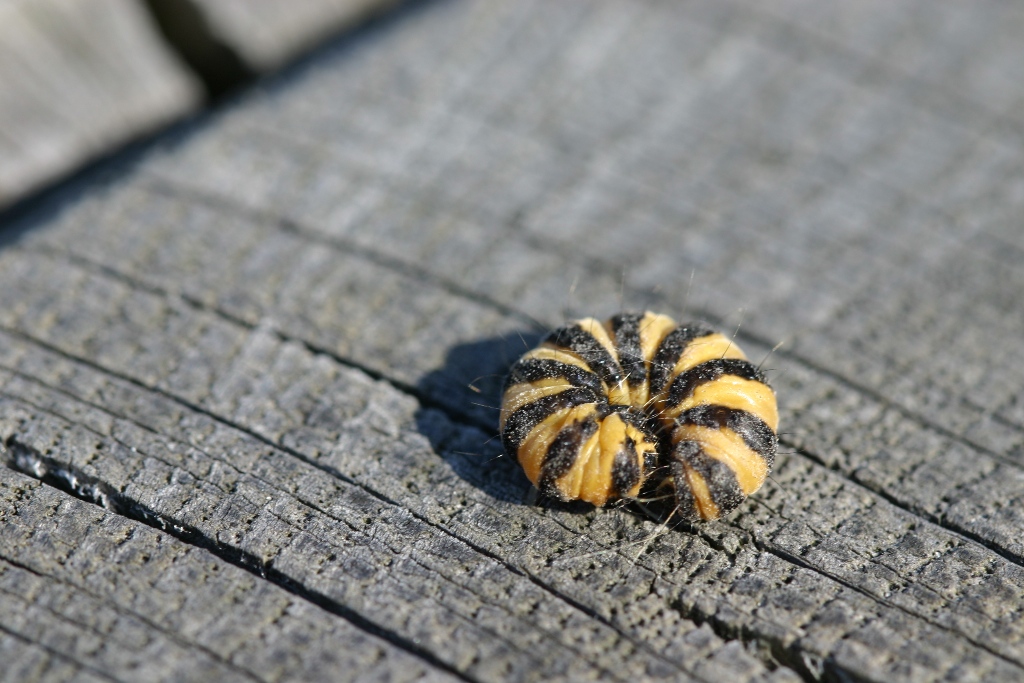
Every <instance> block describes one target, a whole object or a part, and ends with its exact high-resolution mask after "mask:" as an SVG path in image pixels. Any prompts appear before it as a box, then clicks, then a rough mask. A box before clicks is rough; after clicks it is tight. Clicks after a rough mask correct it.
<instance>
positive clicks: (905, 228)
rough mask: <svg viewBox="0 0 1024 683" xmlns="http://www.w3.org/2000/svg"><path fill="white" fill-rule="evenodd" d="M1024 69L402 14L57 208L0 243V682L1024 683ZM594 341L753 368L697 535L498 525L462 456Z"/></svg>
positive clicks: (841, 9) (659, 33)
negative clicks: (732, 457) (557, 342)
mask: <svg viewBox="0 0 1024 683" xmlns="http://www.w3.org/2000/svg"><path fill="white" fill-rule="evenodd" d="M1022 35H1024V11H1022V10H1020V9H1018V8H1016V7H1015V6H1013V5H1010V4H1006V3H1000V2H996V1H995V0H992V1H988V0H983V1H982V2H978V3H971V4H969V5H967V4H960V3H953V2H942V3H930V2H929V3H925V2H923V1H919V2H901V3H891V2H884V3H883V2H870V3H859V2H858V3H829V4H822V3H810V2H798V1H793V2H781V1H780V2H772V3H762V2H754V1H753V0H751V1H750V2H740V1H739V0H734V1H733V0H731V1H729V2H722V1H721V0H694V1H691V2H686V3H676V2H658V1H656V0H649V1H644V2H641V1H637V2H631V3H622V2H617V1H615V0H607V1H606V2H591V1H584V0H579V1H576V0H566V1H565V2H561V1H560V2H558V3H551V2H542V1H540V0H537V1H535V2H526V1H525V0H524V1H522V2H507V3H491V2H485V1H483V0H480V1H477V2H471V1H469V0H465V1H461V0H447V1H442V2H435V3H427V4H424V5H421V6H417V7H415V8H413V9H410V10H406V11H403V12H399V13H397V14H396V15H395V16H394V17H393V18H392V19H390V20H387V21H384V22H381V23H379V24H377V25H375V26H373V27H372V28H370V29H368V30H366V31H363V32H361V33H360V34H358V35H356V36H355V37H354V38H351V39H348V40H345V41H343V42H340V43H338V44H337V45H335V46H333V47H331V48H329V49H325V50H322V51H320V52H319V53H317V54H316V55H315V57H313V58H311V59H309V60H307V61H306V62H305V63H304V64H303V65H301V66H300V67H296V68H293V69H291V70H289V71H286V72H285V73H283V74H282V75H281V76H279V77H278V78H276V79H275V80H272V81H268V82H265V83H262V84H261V85H260V86H259V87H258V88H254V89H252V90H251V91H250V92H248V93H247V94H245V95H244V96H243V97H241V98H239V99H238V100H237V101H235V102H234V103H232V104H231V105H230V106H227V107H225V108H223V109H221V110H219V111H217V112H215V113H214V114H211V115H210V116H208V117H205V118H203V119H200V120H197V121H196V122H195V123H194V124H193V125H191V126H190V127H189V128H188V129H186V130H181V131H178V132H176V133H174V134H173V135H168V136H164V137H163V138H161V139H159V140H157V141H156V142H155V143H154V144H153V145H151V146H149V148H148V149H146V150H143V151H142V152H139V153H137V154H133V155H132V156H131V157H130V158H124V159H122V160H119V161H116V162H112V163H110V164H107V165H106V166H105V167H104V168H102V169H99V170H97V171H96V172H95V173H93V174H91V175H90V176H88V177H85V178H83V179H81V180H80V181H79V182H77V183H75V184H74V185H71V186H68V187H67V188H65V189H64V191H63V192H61V193H59V194H58V195H56V196H55V197H54V198H53V199H52V200H51V201H49V202H47V203H45V204H44V205H42V206H40V207H39V209H38V210H37V211H36V212H34V213H33V214H31V215H28V216H25V217H23V218H21V219H20V220H19V221H18V222H17V223H16V224H13V225H9V226H7V227H6V229H5V231H4V232H3V233H2V234H0V239H2V240H3V243H2V244H3V246H2V248H0V443H3V453H2V461H3V462H4V468H0V520H2V523H3V527H2V528H3V531H2V532H0V534H2V535H0V610H2V612H3V614H4V615H5V616H4V618H3V619H0V653H2V654H4V659H5V661H7V660H8V659H7V658H8V657H9V658H10V661H15V662H17V668H13V667H12V668H11V669H7V670H4V671H3V672H2V673H0V676H6V677H8V678H9V679H10V680H25V679H29V680H64V679H69V680H70V679H83V680H84V679H96V680H110V679H114V680H135V679H138V678H140V677H141V676H143V675H144V676H145V677H146V678H150V677H152V678H154V679H167V680H177V679H199V678H202V677H203V676H208V675H211V674H210V672H216V673H217V675H222V676H224V677H238V678H249V679H258V680H306V679H311V678H318V677H320V678H324V679H326V680H330V679H335V680H337V679H342V680H343V679H353V680H359V679H373V678H375V677H377V678H381V679H389V678H393V679H399V680H419V679H421V678H431V679H438V680H448V679H452V678H454V679H459V680H468V681H501V680H531V681H532V680H545V681H546V680H585V679H590V678H598V677H603V678H610V679H613V680H630V681H635V680H648V679H650V680H654V679H666V680H698V681H754V680H773V681H789V680H793V681H795V680H818V679H823V680H831V681H834V680H873V681H1017V680H1020V679H1021V678H1022V677H1024V617H1022V610H1024V543H1022V540H1021V539H1022V532H1024V520H1022V504H1024V389H1022V387H1024V365H1022V364H1021V363H1019V362H1018V358H1019V355H1020V352H1021V347H1022V340H1024V329H1022V328H1024V315H1022V313H1024V301H1022V298H1021V293H1022V292H1024V272H1022V268H1021V265H1022V262H1024V259H1022V255H1024V230H1022V227H1021V225H1020V219H1019V217H1018V216H1019V215H1020V208H1021V204H1022V203H1024V193H1022V192H1021V188H1022V187H1024V183H1022V179H1024V138H1022V136H1021V135H1020V133H1021V131H1022V130H1024V114H1021V113H1020V112H1021V111H1024V110H1021V108H1020V107H1019V106H1018V105H1019V103H1020V101H1021V99H1022V97H1024V82H1022V81H1020V79H1019V77H1018V70H1019V68H1018V67H1019V63H1020V59H1021V57H1022V53H1024V47H1021V46H1022V45H1024V43H1022V42H1021V37H1022ZM623 307H628V308H643V307H650V308H654V309H657V310H659V311H662V312H666V313H669V314H672V315H674V316H676V317H678V318H686V317H704V318H707V319H709V320H711V321H712V322H714V323H717V324H719V325H720V326H721V327H723V328H725V329H728V330H730V331H732V330H735V329H736V328H737V327H739V331H738V333H737V335H736V338H737V342H738V343H740V344H741V345H742V346H743V347H744V349H745V350H747V351H748V353H749V354H750V355H751V356H752V357H753V358H755V359H760V358H762V357H764V356H766V355H767V354H768V353H769V351H770V350H771V348H772V347H773V346H774V345H775V344H776V343H777V342H779V341H784V344H783V346H782V347H781V348H780V349H778V350H777V351H775V352H774V353H773V354H772V355H771V357H770V358H769V359H768V360H767V361H766V364H765V366H766V367H768V368H771V373H772V374H771V377H772V379H773V383H774V385H775V386H776V389H777V391H778V394H779V397H780V402H781V408H782V425H783V426H782V429H781V431H782V443H783V446H782V451H783V453H781V454H780V457H779V460H778V463H777V467H776V471H775V472H774V473H773V475H772V478H771V480H770V481H769V482H768V483H767V484H766V485H765V487H764V488H763V489H762V491H761V492H759V493H758V494H757V495H755V496H754V497H752V498H751V499H750V500H749V501H747V502H746V503H745V504H744V505H743V506H742V507H741V508H740V509H739V510H738V511H737V512H736V513H734V514H733V515H731V516H729V517H728V518H726V519H725V520H722V521H719V522H714V523H709V524H705V525H701V526H698V527H695V528H679V529H673V530H668V531H666V530H663V529H659V527H658V525H657V524H656V523H655V522H652V521H650V520H648V519H646V518H645V517H644V516H643V515H642V514H638V513H637V512H636V511H634V510H630V509H625V508H613V509H605V510H594V509H588V508H586V506H573V505H568V506H565V505H556V504H553V503H551V502H548V501H540V502H539V503H535V502H532V501H531V500H530V496H529V484H528V482H526V480H525V478H524V477H523V476H522V474H521V473H520V472H519V470H518V467H517V466H516V465H515V463H512V462H510V461H509V458H507V457H505V456H504V455H503V454H502V452H501V448H500V445H499V444H497V443H496V441H495V439H494V436H495V422H496V411H495V404H496V400H497V396H496V393H497V387H498V384H499V382H500V376H501V373H502V372H503V370H504V368H505V367H507V365H508V363H509V362H510V361H511V360H512V359H513V358H514V357H515V356H516V354H518V353H519V352H521V351H522V350H523V349H524V348H525V346H527V345H529V344H531V343H532V342H533V341H534V340H535V339H536V338H537V336H538V335H539V334H541V333H543V331H544V330H545V329H547V328H549V327H552V326H554V325H557V324H558V323H559V322H560V321H561V320H562V319H563V318H564V317H565V316H571V315H577V314H590V315H597V316H603V315H607V314H610V313H612V312H614V311H616V310H618V309H620V308H623ZM659 532H660V533H659ZM282 614H285V615H287V618H284V617H281V616H280V615H282ZM8 615H9V616H8ZM147 648H148V649H147ZM146 652H151V653H152V656H146V655H144V654H143V653H146ZM157 663H159V664H157ZM12 671H13V672H14V673H11V672H12ZM143 671H144V672H145V674H142V673H139V672H143Z"/></svg>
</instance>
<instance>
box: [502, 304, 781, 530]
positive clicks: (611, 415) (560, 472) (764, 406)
mask: <svg viewBox="0 0 1024 683" xmlns="http://www.w3.org/2000/svg"><path fill="white" fill-rule="evenodd" d="M762 362H763V361H762ZM499 423H500V424H499V428H500V431H501V434H502V441H503V444H504V446H505V451H506V453H507V454H509V455H515V457H516V460H517V461H518V462H519V463H520V465H521V466H522V467H523V470H524V472H525V473H526V475H527V478H529V479H530V481H531V482H532V483H533V484H534V485H535V486H537V487H538V489H539V490H540V491H541V492H542V493H544V494H546V495H548V496H550V497H552V498H555V499H558V500H563V501H570V500H583V501H586V502H589V503H592V504H594V505H598V506H603V505H606V504H608V503H611V502H614V501H617V500H635V499H637V498H640V497H641V492H642V491H643V492H645V495H644V497H652V498H660V497H662V496H670V497H671V498H672V499H673V500H674V504H675V505H674V514H675V515H678V516H679V517H680V518H681V519H683V520H686V521H691V522H694V521H700V520H709V519H717V518H718V517H720V516H722V515H724V514H727V513H728V512H730V511H731V510H733V509H734V508H736V507H737V506H738V505H739V504H740V503H741V502H742V501H743V500H744V499H745V498H746V497H747V496H748V495H750V494H752V493H753V492H755V491H756V490H757V489H758V488H760V486H761V484H762V483H763V482H764V479H765V478H766V476H767V475H768V472H769V471H770V469H771V467H772V465H773V464H774V458H775V452H776V445H777V437H776V429H777V427H778V410H777V405H776V400H775V394H774V392H773V390H772V389H771V387H770V386H769V384H768V381H767V379H766V377H765V376H764V374H763V373H762V371H761V370H760V367H759V366H755V365H753V364H752V363H750V362H749V361H748V360H747V359H746V356H745V355H744V354H743V352H742V351H741V350H740V349H739V347H738V346H737V345H736V343H735V341H734V339H733V338H731V337H727V336H726V335H723V334H721V333H719V332H717V331H715V330H714V329H713V328H711V327H710V326H709V325H707V324H706V323H702V322H694V323H685V324H682V325H678V324H676V322H675V321H674V320H672V319H671V318H669V317H668V316H664V315H660V314H656V313H652V312H642V313H641V312H623V313H620V314H617V315H615V316H612V317H611V318H609V319H608V320H606V321H604V322H601V321H598V320H596V319H594V318H583V319H581V320H577V321H574V322H571V323H569V324H567V325H565V326H563V327H560V328H558V329H556V330H554V331H553V332H551V333H550V334H549V335H548V336H547V337H546V338H545V339H544V340H543V341H542V342H541V343H540V345H538V346H537V347H536V348H534V349H532V350H531V351H528V352H527V353H526V354H524V355H523V356H522V357H521V358H520V359H519V360H518V361H516V362H515V363H514V364H513V365H512V367H511V369H510V371H509V375H508V379H507V380H506V382H505V386H504V389H503V394H502V408H501V413H500V418H499ZM651 494H653V495H651Z"/></svg>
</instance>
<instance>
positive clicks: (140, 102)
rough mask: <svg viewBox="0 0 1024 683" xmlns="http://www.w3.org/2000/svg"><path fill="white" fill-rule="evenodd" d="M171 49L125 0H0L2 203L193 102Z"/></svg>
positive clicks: (193, 90)
mask: <svg viewBox="0 0 1024 683" xmlns="http://www.w3.org/2000/svg"><path fill="white" fill-rule="evenodd" d="M172 55H173V53H172V51H171V50H170V49H168V48H167V47H166V46H164V45H163V44H162V41H161V40H160V38H159V36H158V35H157V32H156V30H155V28H154V26H153V25H152V22H151V21H150V19H149V17H148V16H147V14H146V12H145V10H143V9H142V8H141V7H140V6H139V4H138V3H136V2H133V1H132V0H100V1H98V2H90V3H88V5H86V4H85V3H80V2H74V0H24V1H23V0H14V1H9V2H4V3H3V4H0V158H2V159H3V164H0V206H4V205H7V204H10V203H11V202H13V201H14V200H16V199H18V198H20V197H22V196H23V195H25V194H26V193H28V192H31V191H32V190H35V189H38V188H40V187H42V186H43V185H44V184H45V183H47V182H52V181H53V180H54V179H56V178H57V177H59V176H61V175H63V174H65V173H67V172H69V171H70V170H72V169H74V168H75V167H76V166H78V165H80V164H81V163H82V162H84V161H86V160H89V159H92V158H95V157H96V156H98V155H100V154H103V153H105V152H108V151H110V150H111V149H113V148H115V147H117V146H118V145H121V144H123V143H124V142H125V141H127V140H130V139H132V138H135V137H138V136H139V135H141V134H142V133H145V132H150V131H152V130H154V129H156V128H158V127H160V126H162V125H164V124H166V123H167V122H169V121H172V120H174V119H176V118H180V117H181V116H182V115H184V114H185V113H187V112H189V111H192V110H194V109H195V108H196V107H197V106H198V105H199V103H200V99H201V87H200V85H199V83H198V82H197V81H196V80H195V79H193V78H192V76H190V75H189V73H188V72H187V70H186V69H185V68H184V67H183V66H182V65H181V64H180V63H179V62H178V61H177V60H176V59H175V58H174V57H173V56H172Z"/></svg>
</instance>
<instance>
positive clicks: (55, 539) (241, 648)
mask: <svg viewBox="0 0 1024 683" xmlns="http://www.w3.org/2000/svg"><path fill="white" fill-rule="evenodd" d="M0 519H2V521H3V524H2V526H0V595H2V596H3V597H2V599H0V610H2V611H3V620H2V623H3V628H4V629H5V631H7V632H8V633H12V634H14V635H13V636H12V637H17V638H21V639H24V640H25V641H28V642H31V643H39V644H40V645H41V646H42V647H45V648H48V649H49V650H51V651H55V652H57V653H59V654H60V655H61V656H62V657H68V658H70V659H72V660H73V661H75V662H85V663H87V664H88V667H87V668H88V672H89V673H91V674H92V675H98V676H100V677H102V678H105V679H111V680H124V679H127V678H132V679H136V680H147V681H148V680H153V681H159V680H214V679H216V680H225V681H227V680H237V681H281V680H314V679H316V680H337V679H338V677H339V676H349V677H352V678H358V679H359V680H381V679H387V680H396V679H401V680H407V681H413V680H438V681H443V680H457V679H455V678H454V677H451V676H448V675H444V674H442V673H440V672H438V671H437V670H436V669H435V668H434V667H433V666H432V665H430V664H425V663H424V662H422V661H421V660H419V659H418V658H417V657H415V656H412V655H410V654H409V653H408V652H405V651H403V650H401V649H400V648H398V647H396V646H395V645H392V644H391V643H388V642H387V641H384V640H381V639H379V638H377V637H375V636H373V635H370V634H368V633H366V632H364V631H362V630H360V629H358V628H355V627H353V626H352V625H351V624H349V623H348V622H346V621H344V620H341V619H338V618H336V617H335V615H332V614H330V613H328V612H325V611H323V610H322V609H320V608H319V607H317V606H315V605H313V604H311V603H309V602H308V601H306V600H303V599H302V598H300V597H297V596H296V595H294V594H291V593H289V592H287V591H285V590H282V589H281V588H278V587H276V586H274V585H272V584H270V583H268V582H266V581H264V580H263V579H262V578H260V577H259V575H258V574H256V575H253V573H251V572H246V571H245V570H243V569H240V568H239V567H237V566H233V565H232V564H229V563H227V562H225V561H223V560H221V559H219V558H217V557H215V556H214V555H212V554H210V553H209V552H207V551H205V550H201V549H198V548H196V547H194V546H191V545H188V544H186V543H183V542H181V541H178V540H177V539H175V538H173V537H172V536H170V535H168V534H166V533H162V532H160V531H157V530H155V529H152V528H149V527H147V526H145V525H143V524H141V523H139V522H134V521H131V520H128V519H125V518H124V517H122V516H120V515H117V514H113V513H110V512H107V511H105V510H103V509H102V508H101V507H98V506H96V505H90V504H88V503H85V502H82V501H79V500H76V499H74V498H71V497H70V496H68V495H66V494H64V493H61V492H60V491H58V490H56V489H53V488H50V487H49V486H44V485H42V484H40V483H39V482H38V481H37V480H35V479H31V478H29V477H26V476H23V475H20V474H16V473H14V472H12V471H10V470H8V469H0ZM36 658H37V657H33V660H32V661H31V663H30V664H27V665H26V666H25V669H21V668H19V667H14V668H13V670H12V668H11V667H8V666H7V664H8V662H9V661H10V660H8V659H6V658H5V659H4V663H5V667H4V668H5V671H4V675H9V676H11V677H10V680H20V681H29V680H54V679H55V672H53V671H47V670H39V669H37V673H35V674H32V673H30V672H29V671H28V670H27V669H30V668H33V667H37V666H39V665H37V664H36V663H35V659H36ZM68 668H69V669H70V668H71V667H70V666H69V667H68Z"/></svg>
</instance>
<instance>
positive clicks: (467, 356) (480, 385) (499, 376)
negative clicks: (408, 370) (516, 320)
mask: <svg viewBox="0 0 1024 683" xmlns="http://www.w3.org/2000/svg"><path fill="white" fill-rule="evenodd" d="M541 337H542V334H541V333H539V332H537V331H536V330H514V331H511V332H509V333H507V334H503V335H500V336H495V337H489V338H487V339H481V340H479V341H473V342H467V343H464V344H458V345H456V346H453V347H452V348H451V349H449V351H448V353H447V355H446V356H445V361H444V364H443V365H442V366H441V367H440V368H438V369H437V370H434V371H432V372H429V373H427V374H426V375H424V376H423V378H422V379H421V380H420V381H419V382H418V383H417V389H418V390H419V392H420V395H421V396H422V397H423V399H424V406H423V407H422V408H421V409H420V410H419V411H417V413H416V427H417V429H418V430H419V432H420V433H421V434H423V435H424V436H425V437H427V439H428V440H429V441H430V445H431V446H432V447H433V449H434V451H435V452H436V453H438V454H439V455H440V456H441V457H442V458H444V460H445V461H446V462H448V464H449V465H450V466H451V468H452V470H453V471H454V472H455V473H456V474H457V475H458V476H459V477H460V478H462V479H463V480H465V481H466V482H468V483H470V484H471V485H473V486H475V487H476V488H478V489H480V490H482V491H484V492H485V493H487V494H488V495H490V496H492V497H494V498H496V499H498V500H502V501H506V502H514V503H522V502H524V501H526V500H527V498H528V496H529V493H530V490H531V488H532V487H531V484H530V482H529V481H528V480H527V479H526V477H525V476H524V475H523V472H522V469H520V467H519V464H518V463H517V462H516V461H515V459H514V458H510V457H508V456H507V455H506V454H505V453H504V450H503V448H502V445H501V439H500V438H499V436H498V408H499V406H500V404H501V387H502V383H503V382H504V381H505V375H506V374H508V369H509V367H510V366H511V365H512V363H514V362H515V361H516V359H517V358H519V356H521V355H522V354H523V353H524V352H525V351H527V350H528V349H531V348H533V347H534V346H536V345H537V344H538V343H539V342H540V339H541Z"/></svg>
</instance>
